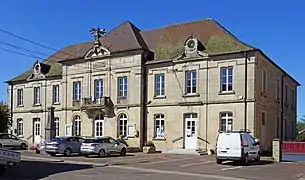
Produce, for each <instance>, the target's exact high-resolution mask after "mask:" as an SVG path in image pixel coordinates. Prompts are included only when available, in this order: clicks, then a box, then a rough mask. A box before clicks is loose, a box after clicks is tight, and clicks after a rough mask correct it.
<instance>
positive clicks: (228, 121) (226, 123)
mask: <svg viewBox="0 0 305 180" xmlns="http://www.w3.org/2000/svg"><path fill="white" fill-rule="evenodd" d="M220 130H221V131H232V130H233V113H232V112H222V113H220Z"/></svg>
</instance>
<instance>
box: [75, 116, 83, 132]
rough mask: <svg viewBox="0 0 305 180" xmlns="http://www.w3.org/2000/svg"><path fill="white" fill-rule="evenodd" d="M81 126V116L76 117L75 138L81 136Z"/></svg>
mask: <svg viewBox="0 0 305 180" xmlns="http://www.w3.org/2000/svg"><path fill="white" fill-rule="evenodd" d="M81 125H82V121H81V118H80V116H79V115H76V116H74V119H73V136H80V135H81Z"/></svg>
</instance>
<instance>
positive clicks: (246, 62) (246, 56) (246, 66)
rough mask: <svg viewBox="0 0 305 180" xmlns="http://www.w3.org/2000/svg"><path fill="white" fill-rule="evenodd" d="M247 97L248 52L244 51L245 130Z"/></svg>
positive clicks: (245, 125) (245, 123) (245, 127)
mask: <svg viewBox="0 0 305 180" xmlns="http://www.w3.org/2000/svg"><path fill="white" fill-rule="evenodd" d="M247 99H248V52H247V51H246V52H245V97H244V129H245V131H247V115H248V114H247V110H248V107H247V106H248V105H247Z"/></svg>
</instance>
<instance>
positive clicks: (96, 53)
mask: <svg viewBox="0 0 305 180" xmlns="http://www.w3.org/2000/svg"><path fill="white" fill-rule="evenodd" d="M104 56H110V51H109V50H108V49H106V48H105V47H102V46H99V47H98V48H95V47H94V48H92V49H91V50H90V51H88V53H87V54H86V56H85V59H91V58H99V57H104Z"/></svg>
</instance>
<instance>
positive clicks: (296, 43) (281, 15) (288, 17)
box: [0, 0, 305, 116]
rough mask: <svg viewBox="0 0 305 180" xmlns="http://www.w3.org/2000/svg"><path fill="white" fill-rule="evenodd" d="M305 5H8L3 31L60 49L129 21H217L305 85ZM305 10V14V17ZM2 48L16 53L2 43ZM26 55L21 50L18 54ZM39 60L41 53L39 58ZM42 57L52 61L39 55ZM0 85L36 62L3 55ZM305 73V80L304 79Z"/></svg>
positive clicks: (2, 93)
mask: <svg viewBox="0 0 305 180" xmlns="http://www.w3.org/2000/svg"><path fill="white" fill-rule="evenodd" d="M304 9H305V1H300V0H298V1H297V0H290V1H282V2H281V1H275V0H270V1H263V0H256V1H255V2H254V1H243V3H241V1H215V0H188V1H164V0H163V1H160V0H155V1H145V3H144V1H139V0H134V1H125V0H124V1H123V0H117V1H99V0H86V1H83V0H64V1H63V0H52V1H41V0H31V1H23V0H15V1H3V2H1V7H0V17H1V18H0V28H1V29H5V30H8V31H10V32H12V33H14V34H18V35H20V36H22V37H25V38H28V39H31V40H34V41H36V42H39V43H42V44H44V45H47V46H50V47H52V48H55V49H60V48H61V47H63V46H66V45H70V44H74V43H79V42H84V41H90V40H92V36H91V34H90V33H89V29H90V28H91V27H101V28H106V29H107V30H111V29H113V28H114V27H116V26H117V25H119V24H120V23H122V22H124V21H126V20H129V21H131V22H133V23H134V24H135V25H136V26H138V27H139V28H140V29H151V28H155V27H162V26H166V25H168V24H175V23H180V22H186V21H193V20H200V19H205V18H212V19H215V20H216V21H218V22H219V23H221V24H222V25H223V26H224V27H226V28H227V29H228V30H230V31H231V32H232V33H233V34H234V35H236V36H237V37H239V38H240V39H241V40H242V41H244V42H246V43H248V44H251V45H253V46H255V47H259V48H261V49H262V50H263V51H264V52H265V53H266V54H267V55H268V56H269V57H270V58H272V59H273V60H274V61H275V62H276V63H277V64H279V65H280V66H281V67H282V68H283V69H285V70H286V71H287V72H288V73H290V74H291V75H292V76H293V77H294V78H296V79H297V80H298V81H299V82H300V83H301V84H303V85H304V84H305V76H304V72H303V68H304V67H305V62H304V55H303V53H304V50H305V46H304V44H303V43H304V42H305V35H304V33H305V13H304ZM302 11H303V12H302ZM1 40H5V41H6V42H9V43H12V44H15V45H18V46H21V47H24V48H27V49H32V50H35V51H39V52H42V53H44V54H52V53H54V51H51V50H48V49H45V48H42V47H38V46H35V45H33V44H30V43H27V42H24V41H22V40H20V39H16V38H13V37H11V36H9V35H7V34H4V33H2V32H0V42H1ZM0 48H5V49H10V50H15V51H16V49H13V48H11V47H9V46H5V45H3V44H1V43H0ZM17 51H19V52H20V50H17ZM36 55H37V54H36ZM38 56H39V57H41V58H45V57H46V56H43V55H38ZM0 58H1V61H2V65H1V66H0V80H1V81H2V82H4V81H5V80H8V79H10V78H12V77H14V76H16V75H18V74H19V73H22V72H23V71H24V70H26V69H28V68H29V67H31V66H32V65H33V63H34V62H35V61H36V59H35V58H28V57H24V56H20V55H14V54H11V53H7V52H3V51H1V50H0ZM302 74H303V75H302ZM6 88H7V86H6V84H4V83H2V84H0V98H1V99H3V100H5V99H6V96H7V95H6V91H7V89H6ZM304 94H305V88H304V87H302V86H301V87H299V89H298V105H299V106H298V115H299V116H300V115H303V114H305V109H304V106H305V102H304V98H305V96H304Z"/></svg>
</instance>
